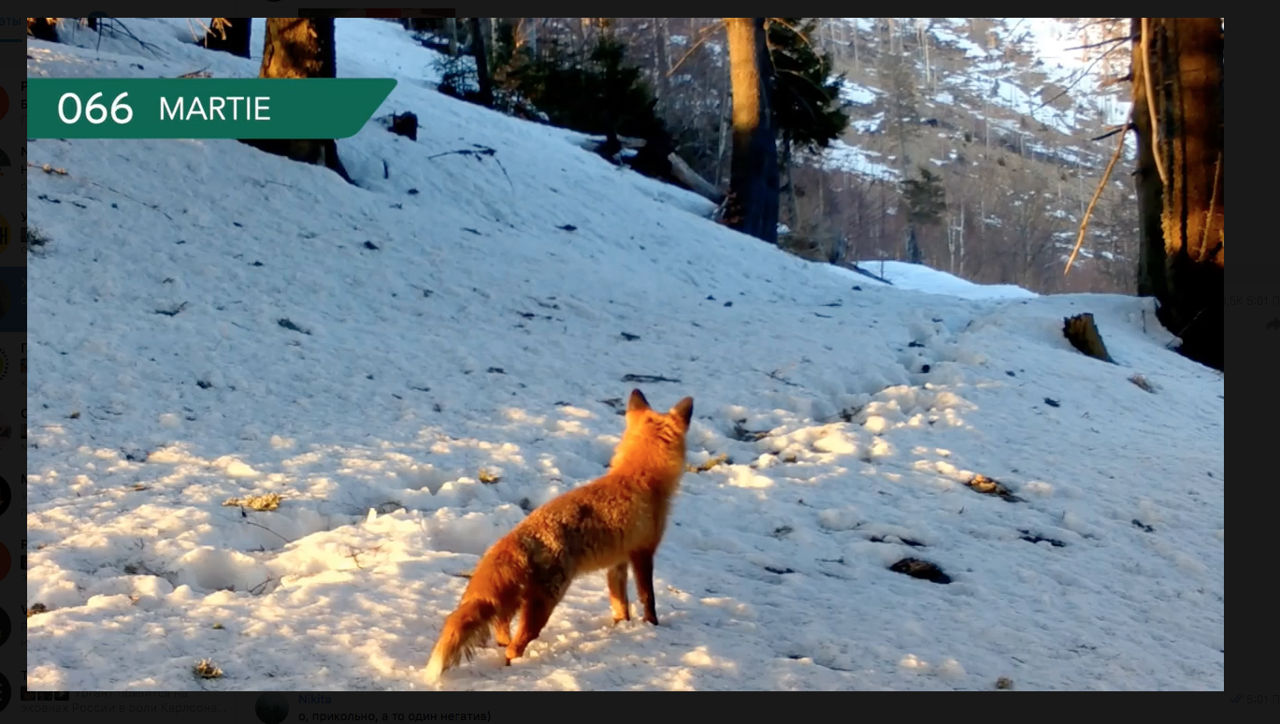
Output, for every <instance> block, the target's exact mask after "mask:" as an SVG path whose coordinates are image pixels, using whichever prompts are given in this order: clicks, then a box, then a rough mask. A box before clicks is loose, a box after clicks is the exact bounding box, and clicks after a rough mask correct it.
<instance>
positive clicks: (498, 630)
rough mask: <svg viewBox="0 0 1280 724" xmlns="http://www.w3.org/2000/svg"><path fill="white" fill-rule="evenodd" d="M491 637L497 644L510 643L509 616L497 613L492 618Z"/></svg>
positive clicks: (504, 644)
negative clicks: (496, 615) (495, 616)
mask: <svg viewBox="0 0 1280 724" xmlns="http://www.w3.org/2000/svg"><path fill="white" fill-rule="evenodd" d="M493 638H494V640H495V641H497V642H498V645H499V646H506V645H507V644H509V643H511V617H510V616H503V615H501V614H499V615H498V617H497V618H495V619H494V620H493Z"/></svg>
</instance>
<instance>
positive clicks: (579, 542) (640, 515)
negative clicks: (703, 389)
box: [426, 390, 693, 681]
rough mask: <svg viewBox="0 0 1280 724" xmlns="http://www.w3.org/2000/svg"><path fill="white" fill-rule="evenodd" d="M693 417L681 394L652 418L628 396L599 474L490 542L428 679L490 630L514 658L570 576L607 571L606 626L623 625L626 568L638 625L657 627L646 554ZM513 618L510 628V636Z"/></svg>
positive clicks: (663, 517)
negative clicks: (618, 437) (617, 436)
mask: <svg viewBox="0 0 1280 724" xmlns="http://www.w3.org/2000/svg"><path fill="white" fill-rule="evenodd" d="M692 416H693V398H692V397H686V398H684V399H683V400H680V401H679V402H677V403H676V404H675V406H674V407H672V408H671V410H670V411H669V412H667V413H665V414H664V413H660V412H655V411H653V410H652V409H650V407H649V402H648V400H646V399H645V397H644V395H643V394H641V392H640V390H632V391H631V399H630V401H629V402H628V404H627V416H626V429H625V430H624V431H623V433H622V441H621V442H619V443H618V447H617V449H616V450H615V451H614V454H613V459H612V460H611V461H610V463H609V471H608V472H607V473H605V474H604V475H603V476H602V477H600V478H597V479H596V480H594V481H592V482H590V483H588V484H586V485H583V486H581V487H578V488H575V489H573V490H570V491H568V492H566V493H564V494H563V495H560V496H558V497H556V498H554V499H552V500H550V501H548V502H547V503H545V504H543V505H542V506H541V507H539V508H538V509H536V510H534V511H533V512H532V513H530V514H529V515H528V517H526V518H525V519H524V520H523V521H521V522H520V523H519V524H518V525H516V527H515V528H513V529H512V530H511V532H510V533H507V534H506V535H505V536H503V537H502V538H501V539H500V540H499V541H498V542H497V543H494V544H493V545H492V546H491V547H490V548H489V550H488V551H486V552H485V554H484V556H483V557H482V558H481V559H480V563H479V564H478V565H477V566H476V569H475V572H474V573H473V574H472V576H471V581H470V583H468V584H467V588H466V590H465V591H463V593H462V600H461V601H460V602H459V604H458V608H457V610H455V611H454V612H453V613H452V614H450V615H449V618H448V619H447V620H445V623H444V630H443V631H441V632H440V639H439V640H438V641H437V642H436V645H435V648H434V649H433V650H432V652H431V660H430V661H429V662H428V663H427V671H426V678H427V680H428V681H435V680H437V679H439V677H440V674H441V673H442V672H443V671H444V670H445V669H448V668H450V667H453V666H457V664H458V662H459V660H460V659H461V657H462V656H466V657H467V658H468V659H470V658H471V654H472V652H473V650H474V649H475V647H476V646H478V645H479V644H481V643H483V642H484V641H485V640H486V639H487V638H488V633H489V626H490V625H492V626H493V631H494V635H495V636H494V637H495V638H496V639H497V641H498V645H500V646H506V647H507V651H506V656H507V664H510V663H511V660H512V659H516V658H519V657H520V656H521V655H523V654H524V650H525V647H526V646H528V645H529V642H530V641H532V640H534V639H536V638H537V637H538V634H539V633H540V632H541V631H542V627H543V626H544V625H546V623H547V619H548V618H550V616H551V611H552V610H553V609H555V607H556V604H558V603H559V602H560V598H561V597H562V596H563V595H564V593H565V591H566V590H567V589H568V588H569V583H570V582H571V581H573V579H574V578H576V577H578V576H579V575H582V574H583V573H586V572H589V571H596V570H600V569H602V568H607V569H608V575H607V579H608V583H609V607H610V608H611V609H612V612H613V622H614V623H617V622H619V621H621V620H623V619H626V620H630V619H631V612H630V610H629V605H630V604H629V602H628V601H627V563H628V562H630V563H631V567H632V569H633V570H634V571H635V577H636V592H637V593H638V594H639V596H640V603H641V604H642V605H643V606H644V620H645V621H648V622H649V623H651V624H654V625H657V623H658V614H657V611H656V609H655V608H654V601H653V553H654V551H655V550H656V549H657V548H658V543H659V542H660V541H661V540H662V531H663V529H664V528H665V527H666V523H667V512H668V511H669V509H670V506H671V497H672V495H674V494H675V492H676V487H677V486H678V485H679V483H680V476H681V475H682V474H683V473H684V469H685V462H684V461H685V447H684V441H685V433H686V432H688V430H689V420H690V418H691V417H692ZM517 612H519V614H520V630H519V632H518V633H517V634H516V635H515V637H514V638H513V637H512V636H511V619H512V617H513V616H514V615H515V614H516V613H517Z"/></svg>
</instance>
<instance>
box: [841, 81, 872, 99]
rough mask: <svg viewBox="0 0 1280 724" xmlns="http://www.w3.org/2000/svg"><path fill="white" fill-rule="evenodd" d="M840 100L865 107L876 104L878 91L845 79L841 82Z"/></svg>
mask: <svg viewBox="0 0 1280 724" xmlns="http://www.w3.org/2000/svg"><path fill="white" fill-rule="evenodd" d="M840 98H841V100H844V101H848V102H849V103H854V104H857V105H861V106H865V105H870V104H872V103H875V101H876V91H874V90H872V89H870V88H868V87H866V86H864V85H861V84H859V83H854V82H853V81H851V80H848V79H845V80H842V81H841V82H840Z"/></svg>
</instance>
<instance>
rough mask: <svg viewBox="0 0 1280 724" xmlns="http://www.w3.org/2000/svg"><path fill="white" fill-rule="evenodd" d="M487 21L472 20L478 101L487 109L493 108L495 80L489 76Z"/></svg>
mask: <svg viewBox="0 0 1280 724" xmlns="http://www.w3.org/2000/svg"><path fill="white" fill-rule="evenodd" d="M488 24H489V23H488V22H487V21H483V22H482V21H481V19H480V18H471V54H472V55H474V56H475V59H476V83H477V84H478V85H479V86H480V96H479V98H477V99H476V100H477V101H478V102H479V103H480V105H482V106H484V107H485V108H492V107H493V78H492V77H491V76H490V75H489V40H488V38H486V37H485V32H484V30H485V28H486V27H487V26H488Z"/></svg>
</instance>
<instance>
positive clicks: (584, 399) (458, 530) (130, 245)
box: [26, 19, 1225, 691]
mask: <svg viewBox="0 0 1280 724" xmlns="http://www.w3.org/2000/svg"><path fill="white" fill-rule="evenodd" d="M128 27H129V29H130V30H131V32H132V33H133V34H135V35H136V36H137V38H139V39H142V40H145V41H146V42H147V43H148V44H149V47H147V48H144V47H142V46H141V45H139V43H138V42H136V41H135V40H134V39H131V38H129V37H125V36H122V35H109V34H108V35H104V36H102V37H101V38H99V37H98V36H97V35H96V34H92V33H88V32H80V33H77V34H75V35H74V37H69V38H67V40H69V41H71V42H69V43H64V44H53V43H46V42H43V41H31V42H30V43H29V45H28V50H27V54H28V60H27V69H28V75H29V76H31V77H43V76H127V77H156V76H166V77H172V76H177V75H180V74H182V73H187V72H190V71H193V70H197V69H206V70H207V71H208V72H210V73H212V74H213V75H214V76H215V77H235V76H252V75H254V74H256V72H257V61H256V60H246V59H241V58H235V57H232V56H229V55H226V54H222V53H215V52H209V51H205V50H203V49H201V48H199V47H196V46H195V45H193V44H192V42H191V33H190V29H189V26H188V23H187V22H186V21H185V20H182V19H165V20H143V19H137V20H129V21H128ZM337 27H338V30H337V32H338V37H337V52H338V70H339V74H340V75H344V76H378V77H385V76H391V77H395V78H397V79H398V84H397V86H396V88H395V90H394V91H392V93H391V95H390V97H389V98H388V99H387V101H386V102H385V103H384V104H383V106H382V107H381V108H380V109H379V111H378V112H377V113H376V114H375V117H374V119H373V120H371V121H370V122H369V123H368V124H367V125H366V126H365V128H364V129H363V130H362V131H361V132H360V133H359V134H358V135H356V136H354V137H352V138H350V139H343V140H340V141H339V149H340V153H341V154H342V159H343V162H344V164H345V165H346V168H347V170H348V171H349V172H350V174H351V176H352V177H353V178H354V180H355V182H356V184H355V185H354V186H352V185H348V184H346V183H344V182H343V181H342V180H341V179H340V178H339V177H338V176H337V175H336V174H334V173H332V172H330V171H328V170H326V169H323V168H319V167H313V166H306V165H302V164H297V163H292V162H290V161H287V160H285V159H283V158H280V157H276V156H271V155H267V154H264V153H262V152H259V151H257V150H256V149H254V148H251V147H249V146H247V145H243V144H240V143H237V142H234V141H219V140H213V141H196V140H185V141H184V140H175V141H163V140H151V141H146V140H143V141H127V142H122V141H87V140H58V139H41V140H34V141H31V142H30V143H29V150H28V158H29V159H30V161H31V162H32V163H33V164H35V165H36V166H37V167H40V166H42V165H44V164H48V165H49V167H50V168H51V169H62V170H64V171H65V174H62V173H42V172H40V171H39V169H38V168H33V169H32V170H31V173H30V175H29V184H28V199H27V202H28V213H29V219H30V227H31V229H30V238H31V247H30V251H29V269H28V279H29V286H28V288H29V301H28V305H29V307H28V308H29V312H28V313H29V329H30V332H29V346H30V351H29V356H30V360H31V370H32V374H31V377H30V382H29V387H28V409H29V410H30V417H29V420H28V425H29V440H28V445H29V447H28V470H29V478H28V479H29V486H28V489H27V542H28V571H27V604H28V606H29V607H30V610H33V611H40V610H41V609H43V612H39V613H36V614H35V615H32V616H30V617H29V618H27V619H26V623H27V636H26V640H27V652H26V661H27V675H28V686H29V687H30V688H31V689H37V690H47V689H59V690H104V689H105V690H121V689H138V690H170V691H173V690H179V691H186V690H212V691H227V690H237V691H239V690H259V691H261V690H275V691H280V690H286V691H293V690H308V691H325V690H411V689H421V688H424V687H425V684H424V683H423V680H422V669H423V668H424V666H425V663H426V658H427V656H428V654H429V652H430V649H431V646H432V645H433V643H434V642H435V637H436V635H437V633H438V632H439V629H440V626H441V624H442V622H443V619H444V617H445V616H446V615H447V614H448V613H449V611H451V610H452V609H453V607H454V606H455V605H456V603H457V599H458V596H459V595H460V593H461V591H462V588H463V587H464V585H465V583H466V580H465V576H466V575H467V574H468V573H469V571H470V570H471V569H472V568H473V567H474V565H475V563H476V561H477V556H478V555H479V554H480V553H482V552H483V551H484V549H485V548H486V546H488V545H489V544H490V543H491V542H492V541H494V540H495V539H496V538H497V537H498V536H500V535H501V534H502V533H504V532H505V531H506V530H508V529H509V528H510V527H511V526H512V525H514V524H515V523H516V522H518V521H519V520H520V519H521V518H522V517H523V516H524V515H525V513H526V511H527V510H529V509H531V508H532V507H533V506H536V505H539V504H541V503H542V502H544V501H546V500H548V499H549V498H550V497H552V496H554V495H556V494H557V493H560V492H563V491H565V490H567V489H570V488H572V487H574V486H576V485H578V484H580V483H582V482H585V481H587V480H590V479H591V478H594V477H596V476H598V475H599V474H601V473H602V472H603V471H604V469H605V466H606V465H607V464H608V461H609V458H610V454H611V452H612V449H613V446H614V445H615V444H616V443H617V441H618V436H619V433H620V432H621V428H622V418H621V417H620V416H619V415H618V405H619V404H620V402H621V400H624V399H626V396H627V394H628V393H629V392H630V390H631V389H632V388H634V387H639V388H641V389H642V390H643V391H644V392H645V394H646V395H647V396H648V398H649V400H650V401H651V402H652V403H653V404H654V405H655V407H658V406H662V407H665V406H668V405H671V404H673V403H674V402H675V401H676V400H678V399H679V398H680V397H682V396H684V395H692V396H693V398H694V401H695V403H694V421H693V427H692V429H691V432H690V437H689V455H688V462H689V463H690V464H691V465H695V466H705V467H706V468H707V469H705V470H702V471H700V472H689V473H687V474H686V475H685V478H684V480H683V482H682V487H681V491H680V493H679V495H678V496H677V498H676V501H675V504H674V508H673V512H672V517H671V522H670V525H669V528H668V530H667V534H666V537H665V539H664V541H663V544H662V547H661V548H660V549H659V550H658V554H657V560H656V566H655V584H656V589H657V606H658V613H659V616H660V617H661V619H662V625H661V626H658V627H653V626H649V625H647V624H644V623H643V622H640V621H639V620H633V621H631V622H628V623H624V624H621V625H618V626H616V627H615V626H612V625H610V618H609V608H608V598H607V595H606V592H605V580H604V576H603V574H600V573H596V574H592V575H590V576H588V577H585V578H584V579H581V580H579V581H578V582H576V583H575V584H574V585H573V586H572V587H571V589H570V591H569V593H568V595H567V596H566V598H565V600H564V601H563V603H562V604H561V605H560V606H559V607H558V608H557V609H556V611H555V613H554V614H553V615H552V617H551V620H550V623H549V624H548V626H547V628H546V629H545V630H544V632H543V634H542V637H541V638H540V639H538V640H537V641H536V642H535V643H533V644H532V645H531V646H530V647H529V650H528V652H527V653H526V656H525V658H523V659H520V660H518V661H517V662H516V663H515V664H514V665H513V666H511V667H510V668H505V667H503V666H501V657H500V656H499V654H498V652H497V650H496V649H490V650H485V651H483V652H481V653H480V655H478V656H477V658H476V660H475V661H473V662H471V663H470V664H467V665H464V666H463V667H461V668H459V669H457V670H456V671H450V672H448V673H447V675H446V678H445V680H444V682H443V684H442V685H441V688H444V689H476V690H479V689H484V690H499V689H505V690H573V689H609V690H655V689H662V690H677V689H683V690H743V689H768V690H926V689H946V690H988V689H991V688H993V687H994V686H995V684H996V681H997V680H998V679H999V678H1001V677H1007V678H1009V679H1010V680H1011V681H1012V682H1013V685H1014V687H1015V688H1017V689H1020V690H1049V689H1055V690H1060V689H1092V690H1102V689H1107V690H1115V689H1172V690H1188V689H1190V690H1220V689H1221V688H1222V687H1223V682H1224V662H1225V650H1224V639H1223V631H1224V615H1225V614H1224V601H1223V596H1224V565H1223V558H1224V535H1225V532H1224V531H1225V522H1224V507H1223V495H1224V486H1225V482H1224V461H1223V409H1224V397H1223V396H1224V392H1223V389H1224V378H1223V376H1222V375H1221V374H1219V373H1215V372H1213V371H1212V370H1209V369H1207V368H1205V367H1202V366H1200V365H1197V364H1195V363H1193V362H1190V361H1189V360H1187V359H1185V358H1183V357H1181V356H1179V355H1177V354H1176V353H1174V352H1172V351H1170V350H1169V348H1168V346H1169V344H1170V342H1171V341H1172V337H1171V336H1170V335H1169V334H1168V332H1167V331H1165V330H1163V329H1162V328H1160V327H1159V325H1158V323H1157V322H1156V321H1155V317H1154V314H1153V313H1152V308H1151V302H1150V300H1144V299H1138V298H1133V297H1127V296H1119V295H1107V294H1067V295H1038V294H1034V293H1032V292H1028V291H1026V290H1024V289H1016V288H1010V287H1008V286H1005V287H997V288H989V287H985V286H983V285H980V284H975V283H973V282H967V281H965V280H962V279H958V278H956V277H954V276H951V275H948V274H944V273H942V272H939V271H935V270H931V269H927V268H923V267H918V266H912V267H909V268H905V269H904V268H902V267H899V266H895V265H893V264H886V265H885V266H884V268H881V267H880V266H879V264H878V263H867V264H866V267H867V269H868V270H869V271H872V272H873V273H877V274H882V275H883V276H884V277H885V278H887V279H888V280H889V281H891V282H893V284H892V285H886V284H882V283H880V282H877V281H875V280H872V279H870V278H869V277H867V276H865V275H863V274H859V273H857V272H855V271H852V270H849V269H843V268H839V267H836V266H833V265H829V264H820V263H813V262H809V261H805V260H803V259H800V258H798V257H796V256H793V255H790V254H787V253H785V252H783V251H780V250H778V249H777V248H774V247H771V246H768V245H765V244H762V243H760V242H758V241H756V240H754V239H751V238H748V237H745V236H742V235H739V234H737V233H735V232H732V231H730V230H728V229H727V228H725V227H723V226H721V225H718V224H715V223H713V222H712V221H710V220H709V219H708V218H707V217H708V216H709V215H710V213H711V209H710V208H709V204H708V203H707V202H706V201H704V200H703V199H701V198H700V197H697V196H694V195H692V194H689V193H686V192H684V191H681V190H679V189H675V188H673V187H670V186H666V185H664V184H661V183H659V182H656V181H654V180H652V179H648V178H645V177H642V176H640V175H638V174H635V173H634V172H631V171H630V170H627V169H622V168H618V167H615V166H612V165H610V164H609V163H607V162H606V161H604V160H603V159H601V158H599V157H598V156H596V155H594V154H592V153H590V152H587V151H584V150H583V149H582V148H581V147H580V142H581V138H580V137H579V136H578V135H577V134H574V133H570V132H567V131H564V130H560V129H555V128H551V127H548V126H544V125H537V124H532V123H528V122H525V121H520V120H516V119H513V118H509V117H506V116H502V115H499V114H496V113H493V112H490V111H487V110H484V109H482V108H479V107H477V106H474V105H470V104H467V103H464V102H461V101H458V100H455V99H452V98H449V97H446V96H443V95H441V94H440V93H438V92H436V91H435V89H434V83H433V82H432V81H433V76H432V74H433V73H434V72H436V70H435V68H436V65H435V60H436V58H435V55H434V54H433V53H431V52H430V51H428V50H425V49H424V48H422V47H421V46H420V45H419V44H418V43H417V42H416V41H415V40H414V39H413V38H411V37H410V36H409V35H408V34H407V33H405V31H404V30H402V29H401V28H400V27H399V26H398V25H396V24H394V23H388V22H381V21H376V20H356V19H350V20H339V21H338V24H337ZM254 47H255V48H260V47H261V42H260V39H256V40H255V42H254ZM404 111H413V112H415V113H417V114H418V117H419V121H420V125H421V127H420V129H419V132H418V139H417V141H410V140H408V139H407V138H404V137H401V136H397V135H393V134H391V133H388V132H387V131H386V129H385V128H384V121H385V120H386V119H387V117H389V116H390V115H391V114H392V113H393V112H404ZM482 150H483V151H485V152H484V153H477V151H482ZM488 150H491V153H490V152H488ZM1085 311H1087V312H1092V313H1093V314H1094V315H1095V317H1096V319H1097V321H1098V326H1099V328H1100V330H1101V332H1102V334H1103V335H1104V337H1105V340H1106V343H1107V346H1108V348H1109V350H1110V351H1111V354H1112V356H1113V357H1114V358H1115V359H1116V362H1117V364H1114V365H1111V364H1105V363H1102V362H1099V361H1097V360H1094V359H1091V358H1088V357H1085V356H1083V355H1081V354H1080V353H1078V352H1076V351H1075V350H1074V349H1073V348H1072V347H1071V346H1070V344H1069V343H1068V342H1067V341H1066V340H1065V339H1064V338H1063V337H1062V335H1061V327H1062V319H1063V317H1065V316H1068V315H1071V314H1076V313H1079V312H1085ZM1138 376H1140V377H1141V379H1142V380H1143V381H1144V382H1145V383H1146V384H1147V385H1148V386H1149V387H1150V391H1148V390H1146V389H1143V388H1141V387H1139V386H1138V384H1136V383H1135V382H1134V381H1133V380H1134V378H1135V377H1138ZM720 456H724V459H723V461H722V462H719V463H718V464H714V465H712V464H711V463H712V461H714V460H715V459H716V458H717V457H720ZM977 475H982V476H985V477H986V478H988V479H991V480H995V481H998V482H999V486H998V487H995V491H996V492H999V491H1001V490H1003V491H1004V493H1005V495H1003V496H1000V495H990V494H983V493H982V492H980V490H982V489H989V488H990V487H992V486H990V485H989V484H988V485H985V486H984V484H983V482H982V480H981V479H976V476H977ZM971 484H975V485H976V488H977V489H975V488H974V487H971ZM273 494H274V495H276V496H279V497H278V499H274V498H270V496H272V495H273ZM262 496H268V498H267V500H266V501H263V498H262ZM255 498H256V499H258V500H259V501H260V502H259V503H258V504H257V505H255V504H254V501H253V500H252V499H255ZM271 501H274V502H275V504H276V507H272V505H271V504H270V502H271ZM263 502H266V503H267V504H265V505H264V504H263ZM257 508H262V509H257ZM908 558H915V559H921V560H924V561H928V562H931V563H933V564H936V565H937V566H938V567H939V568H940V569H941V570H942V571H943V572H944V573H945V575H946V576H947V577H948V578H949V582H948V583H937V582H933V581H929V580H921V579H918V578H913V577H910V576H907V575H904V574H902V573H899V572H897V571H895V570H891V568H893V567H895V564H899V563H900V562H902V561H903V560H904V559H908ZM36 604H40V606H39V607H37V606H36ZM205 658H208V659H210V660H212V662H213V663H214V664H216V665H217V666H218V667H220V669H221V670H222V676H221V677H220V678H214V679H202V678H198V677H197V676H195V675H194V674H193V672H192V667H193V666H194V665H195V664H196V662H198V661H200V660H202V659H205Z"/></svg>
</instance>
